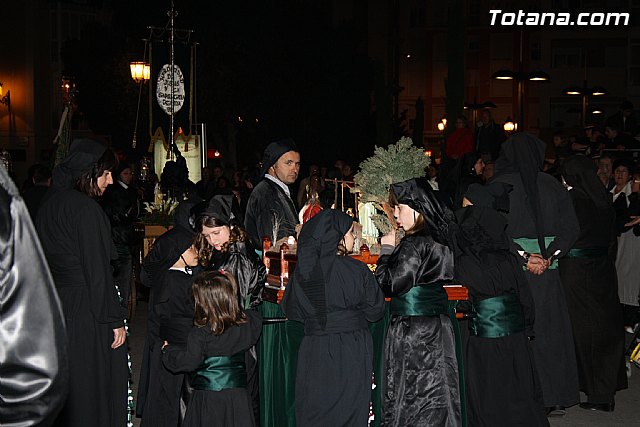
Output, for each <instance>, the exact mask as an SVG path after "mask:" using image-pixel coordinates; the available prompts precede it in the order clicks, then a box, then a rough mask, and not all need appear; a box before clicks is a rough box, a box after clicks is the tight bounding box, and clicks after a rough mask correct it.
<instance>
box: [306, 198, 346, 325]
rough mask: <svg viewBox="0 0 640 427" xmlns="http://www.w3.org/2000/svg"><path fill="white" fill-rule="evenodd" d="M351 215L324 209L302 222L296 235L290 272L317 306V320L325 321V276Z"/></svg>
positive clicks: (321, 322) (323, 322) (333, 259)
mask: <svg viewBox="0 0 640 427" xmlns="http://www.w3.org/2000/svg"><path fill="white" fill-rule="evenodd" d="M352 224H353V218H351V217H350V216H349V215H347V214H345V213H344V212H340V211H339V210H336V209H324V210H322V211H320V212H319V213H318V214H317V215H315V216H314V217H313V218H311V219H310V220H309V221H308V222H307V223H305V224H304V226H303V227H302V230H301V231H300V238H299V239H298V262H297V264H296V269H295V272H294V275H293V281H294V283H295V286H299V287H300V289H301V290H302V292H304V294H305V295H306V296H307V298H308V299H309V301H310V302H311V304H312V305H313V306H314V307H315V308H316V315H317V317H318V319H319V321H320V324H321V325H323V327H324V325H325V324H326V316H327V298H326V282H325V280H326V279H325V278H326V277H328V276H329V274H330V272H331V268H332V266H333V263H334V261H335V259H336V257H337V255H336V252H337V249H338V243H340V241H341V240H342V238H343V237H344V235H345V234H346V233H347V231H349V228H351V226H352Z"/></svg>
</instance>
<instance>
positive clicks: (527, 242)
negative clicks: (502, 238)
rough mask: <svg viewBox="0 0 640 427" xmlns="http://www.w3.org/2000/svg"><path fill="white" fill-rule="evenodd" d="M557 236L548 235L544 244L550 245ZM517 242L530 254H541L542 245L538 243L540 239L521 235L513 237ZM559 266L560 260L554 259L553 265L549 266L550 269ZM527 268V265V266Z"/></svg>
mask: <svg viewBox="0 0 640 427" xmlns="http://www.w3.org/2000/svg"><path fill="white" fill-rule="evenodd" d="M555 238H556V236H546V237H545V238H544V245H545V246H546V247H549V244H550V243H551V242H553V241H554V240H555ZM513 241H514V242H515V243H517V244H518V245H520V247H521V248H522V250H523V251H525V252H528V253H530V254H539V253H541V251H540V245H539V244H538V239H529V238H527V237H519V238H517V239H513ZM556 268H558V260H557V259H554V260H553V262H552V263H551V265H550V266H549V269H550V270H554V269H556ZM525 269H526V267H525Z"/></svg>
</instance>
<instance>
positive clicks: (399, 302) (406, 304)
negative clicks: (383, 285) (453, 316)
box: [391, 285, 448, 316]
mask: <svg viewBox="0 0 640 427" xmlns="http://www.w3.org/2000/svg"><path fill="white" fill-rule="evenodd" d="M447 303H448V299H447V292H446V291H445V290H444V288H443V287H442V286H436V285H424V286H420V285H418V286H414V287H413V288H411V289H410V290H409V292H407V293H406V294H404V295H400V296H397V297H393V298H391V315H392V316H438V315H440V314H448V312H447Z"/></svg>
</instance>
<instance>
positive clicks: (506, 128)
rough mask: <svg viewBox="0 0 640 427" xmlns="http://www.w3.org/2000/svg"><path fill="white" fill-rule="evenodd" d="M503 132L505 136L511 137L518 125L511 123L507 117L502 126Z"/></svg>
mask: <svg viewBox="0 0 640 427" xmlns="http://www.w3.org/2000/svg"><path fill="white" fill-rule="evenodd" d="M503 128H504V131H505V132H506V133H507V135H511V134H512V133H513V132H514V131H516V130H518V124H517V123H514V122H512V121H511V117H507V120H506V121H505V122H504V125H503Z"/></svg>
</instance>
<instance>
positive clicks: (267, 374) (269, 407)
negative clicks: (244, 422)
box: [257, 301, 304, 427]
mask: <svg viewBox="0 0 640 427" xmlns="http://www.w3.org/2000/svg"><path fill="white" fill-rule="evenodd" d="M258 311H259V312H260V314H262V317H263V318H265V319H268V318H278V317H281V318H282V317H284V313H282V310H280V306H278V304H274V303H271V302H268V301H263V303H262V304H261V305H260V306H259V308H258ZM303 337H304V326H303V324H302V323H300V322H294V321H291V320H287V321H285V322H282V323H270V324H266V325H264V326H263V327H262V336H261V337H260V340H259V341H258V344H257V349H258V363H259V373H260V425H261V426H262V427H295V425H296V412H295V382H296V381H295V378H296V367H297V364H298V349H299V348H300V343H301V342H302V338H303Z"/></svg>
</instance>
